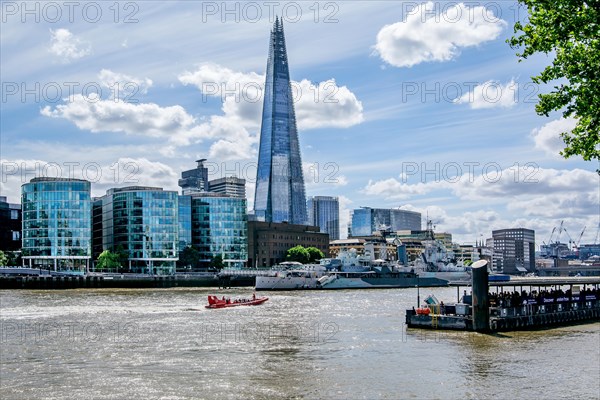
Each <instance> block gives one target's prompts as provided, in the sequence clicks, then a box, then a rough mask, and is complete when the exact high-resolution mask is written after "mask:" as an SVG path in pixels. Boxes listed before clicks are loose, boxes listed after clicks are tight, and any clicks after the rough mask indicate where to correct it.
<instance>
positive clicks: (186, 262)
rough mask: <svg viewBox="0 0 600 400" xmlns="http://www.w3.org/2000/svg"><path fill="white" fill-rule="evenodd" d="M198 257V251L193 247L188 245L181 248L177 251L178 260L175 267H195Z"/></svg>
mask: <svg viewBox="0 0 600 400" xmlns="http://www.w3.org/2000/svg"><path fill="white" fill-rule="evenodd" d="M199 259H200V252H199V251H198V250H196V249H195V248H193V247H192V246H188V247H186V248H185V249H183V250H182V251H181V252H180V253H179V261H177V267H179V268H185V267H192V268H196V267H197V266H198V260H199Z"/></svg>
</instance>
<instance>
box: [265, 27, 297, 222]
mask: <svg viewBox="0 0 600 400" xmlns="http://www.w3.org/2000/svg"><path fill="white" fill-rule="evenodd" d="M254 215H255V216H256V219H257V220H260V221H266V222H284V221H286V222H289V223H291V224H306V223H307V221H308V219H307V215H306V195H305V192H304V178H303V176H302V161H301V159H300V145H299V143H298V131H297V128H296V114H295V111H294V102H293V97H292V89H291V85H290V73H289V66H288V58H287V50H286V46H285V37H284V33H283V24H282V23H281V21H280V20H279V19H277V18H276V19H275V24H274V26H273V30H272V31H271V37H270V41H269V58H268V61H267V75H266V80H265V92H264V103H263V113H262V123H261V129H260V149H259V154H258V168H257V175H256V190H255V195H254Z"/></svg>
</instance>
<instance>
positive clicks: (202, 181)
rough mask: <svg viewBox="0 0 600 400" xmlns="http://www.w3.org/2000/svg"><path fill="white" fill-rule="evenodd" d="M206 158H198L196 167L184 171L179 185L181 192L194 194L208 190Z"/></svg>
mask: <svg viewBox="0 0 600 400" xmlns="http://www.w3.org/2000/svg"><path fill="white" fill-rule="evenodd" d="M205 161H206V159H205V158H203V159H200V160H197V161H196V162H197V163H198V165H197V166H196V168H194V169H190V170H188V171H183V172H182V173H181V179H180V180H179V183H178V184H179V186H180V187H181V192H182V193H181V194H184V195H186V194H192V193H200V192H206V191H208V168H206V167H205V166H204V162H205Z"/></svg>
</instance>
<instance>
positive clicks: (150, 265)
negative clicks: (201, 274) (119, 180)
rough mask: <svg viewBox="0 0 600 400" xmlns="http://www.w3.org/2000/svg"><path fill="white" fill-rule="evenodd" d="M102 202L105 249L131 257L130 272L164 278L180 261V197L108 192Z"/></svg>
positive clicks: (135, 189)
mask: <svg viewBox="0 0 600 400" xmlns="http://www.w3.org/2000/svg"><path fill="white" fill-rule="evenodd" d="M101 200H102V249H103V250H110V251H118V250H122V251H124V252H125V253H126V254H127V255H128V265H127V266H126V270H127V272H133V273H141V274H152V275H156V274H158V275H164V274H172V273H174V272H175V262H176V261H177V260H178V246H179V218H178V212H179V210H178V208H179V204H178V195H177V192H175V191H165V190H163V189H162V188H156V187H144V186H130V187H124V188H114V189H109V190H108V191H107V192H106V195H105V196H103V197H102V198H101Z"/></svg>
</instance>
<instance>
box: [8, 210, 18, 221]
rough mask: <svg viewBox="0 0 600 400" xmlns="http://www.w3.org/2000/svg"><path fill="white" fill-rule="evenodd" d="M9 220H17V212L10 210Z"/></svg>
mask: <svg viewBox="0 0 600 400" xmlns="http://www.w3.org/2000/svg"><path fill="white" fill-rule="evenodd" d="M10 219H19V210H10Z"/></svg>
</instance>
